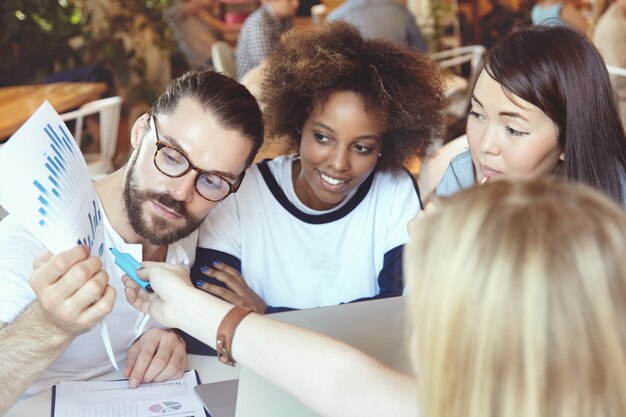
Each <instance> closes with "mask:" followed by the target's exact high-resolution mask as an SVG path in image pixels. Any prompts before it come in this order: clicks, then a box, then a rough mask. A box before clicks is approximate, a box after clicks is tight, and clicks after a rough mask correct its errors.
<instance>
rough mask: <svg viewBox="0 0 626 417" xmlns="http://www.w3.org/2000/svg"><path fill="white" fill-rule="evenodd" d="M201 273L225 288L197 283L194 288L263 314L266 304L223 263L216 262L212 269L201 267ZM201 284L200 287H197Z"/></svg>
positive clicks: (239, 276)
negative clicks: (221, 283) (222, 284)
mask: <svg viewBox="0 0 626 417" xmlns="http://www.w3.org/2000/svg"><path fill="white" fill-rule="evenodd" d="M201 271H202V273H203V274H204V275H206V276H207V277H212V278H215V279H217V280H218V281H220V282H223V283H224V284H225V285H226V287H227V288H223V287H220V286H219V285H213V284H209V283H207V282H203V281H198V283H197V284H196V286H197V287H198V288H200V289H201V290H203V291H206V292H208V293H209V294H213V295H216V296H218V297H220V298H222V299H223V300H226V301H228V302H229V303H232V304H236V305H240V306H245V307H250V308H251V309H252V310H253V311H254V312H255V313H259V314H264V313H265V309H266V308H267V304H265V301H263V299H262V298H261V297H259V296H258V295H257V293H255V292H254V291H252V290H251V289H250V287H248V284H246V281H245V280H244V279H243V277H242V276H241V274H240V273H239V272H238V271H237V270H236V269H235V268H232V267H230V266H228V265H226V264H225V263H224V262H219V261H216V262H214V263H213V268H209V267H206V266H205V267H202V268H201ZM198 284H201V285H198Z"/></svg>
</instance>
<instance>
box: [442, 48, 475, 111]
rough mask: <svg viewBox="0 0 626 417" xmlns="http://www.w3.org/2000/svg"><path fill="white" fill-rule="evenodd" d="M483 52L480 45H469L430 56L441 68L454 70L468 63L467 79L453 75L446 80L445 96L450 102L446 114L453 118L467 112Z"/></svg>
mask: <svg viewBox="0 0 626 417" xmlns="http://www.w3.org/2000/svg"><path fill="white" fill-rule="evenodd" d="M485 51H486V49H485V47H484V46H482V45H469V46H462V47H460V48H452V49H447V50H445V51H441V52H435V53H434V54H431V55H430V59H432V60H433V61H437V62H438V63H439V65H440V66H441V67H442V68H451V69H454V68H457V67H459V65H461V64H464V63H466V62H469V63H470V74H469V76H468V77H467V78H464V77H461V76H459V75H456V74H454V73H453V74H451V75H452V76H451V77H449V78H448V80H447V84H446V95H447V96H448V97H449V98H450V100H451V103H450V107H449V108H448V112H449V113H450V114H452V115H453V116H456V117H459V118H460V117H463V116H464V115H465V112H466V111H467V108H468V106H469V103H470V99H471V94H472V88H473V86H474V83H475V82H476V77H478V70H479V68H480V64H481V63H482V60H483V55H484V54H485Z"/></svg>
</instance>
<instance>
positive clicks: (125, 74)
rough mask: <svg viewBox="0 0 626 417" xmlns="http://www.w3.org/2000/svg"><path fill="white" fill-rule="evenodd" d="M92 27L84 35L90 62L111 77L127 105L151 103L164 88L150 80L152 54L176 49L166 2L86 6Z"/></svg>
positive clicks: (125, 1)
mask: <svg viewBox="0 0 626 417" xmlns="http://www.w3.org/2000/svg"><path fill="white" fill-rule="evenodd" d="M87 5H88V7H87V8H86V9H85V10H88V12H89V13H90V22H91V23H90V24H89V25H88V26H86V30H85V32H84V38H85V49H86V55H87V57H88V60H89V62H99V63H101V64H103V65H104V66H105V68H107V69H108V70H109V71H110V72H111V73H112V74H113V78H114V80H115V82H116V85H117V87H118V89H120V90H122V95H124V96H125V102H126V104H127V105H128V106H129V107H130V106H132V105H133V104H135V103H137V102H142V103H151V102H152V101H153V100H154V99H155V98H156V96H157V94H158V93H159V91H158V90H159V89H160V87H161V86H159V85H156V84H157V83H155V82H154V80H150V79H149V77H147V71H148V68H147V62H146V56H147V55H148V54H149V53H150V52H149V50H154V49H157V50H160V51H165V52H167V53H169V52H171V51H173V50H174V49H175V43H174V41H173V39H172V36H171V33H170V30H169V26H168V25H167V24H166V22H165V19H164V17H163V16H164V15H163V9H164V8H165V7H166V5H167V0H142V1H139V0H117V1H106V0H103V1H99V2H98V1H94V0H90V1H88V3H87Z"/></svg>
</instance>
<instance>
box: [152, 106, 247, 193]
mask: <svg viewBox="0 0 626 417" xmlns="http://www.w3.org/2000/svg"><path fill="white" fill-rule="evenodd" d="M150 123H151V124H152V127H153V128H154V134H155V136H156V152H155V153H154V166H155V167H156V168H157V169H158V170H159V171H160V172H162V173H163V174H165V175H167V176H168V177H171V178H179V177H182V176H183V175H185V174H186V173H188V172H189V170H192V169H193V170H194V171H196V172H197V174H196V183H195V185H196V191H197V192H198V194H200V196H201V197H203V198H205V199H207V200H209V201H213V202H218V201H222V200H223V199H225V198H226V197H228V195H229V194H231V193H234V192H236V191H237V189H238V188H239V185H241V181H242V180H243V177H244V175H245V174H246V172H245V171H244V172H242V173H241V175H240V176H239V177H238V178H237V179H236V180H235V182H234V183H230V182H228V180H227V179H226V178H224V177H222V176H221V175H220V174H217V173H215V172H211V171H203V170H201V169H200V168H198V167H197V166H195V165H193V164H192V163H191V162H189V159H187V157H186V156H185V155H183V154H182V153H180V151H179V150H177V149H175V148H174V147H173V146H171V145H170V144H168V143H166V142H162V141H161V140H159V131H158V130H157V126H156V119H155V117H154V115H151V116H150Z"/></svg>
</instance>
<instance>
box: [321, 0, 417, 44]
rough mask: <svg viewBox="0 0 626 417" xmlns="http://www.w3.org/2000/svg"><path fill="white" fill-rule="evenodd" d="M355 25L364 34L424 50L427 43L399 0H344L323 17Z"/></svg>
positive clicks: (413, 19) (370, 37)
mask: <svg viewBox="0 0 626 417" xmlns="http://www.w3.org/2000/svg"><path fill="white" fill-rule="evenodd" d="M326 20H328V21H331V22H332V21H335V20H343V21H345V22H348V23H350V24H352V25H354V26H356V27H357V28H358V29H359V31H361V34H362V35H363V36H364V37H365V38H369V39H381V40H386V41H392V42H397V43H399V44H401V45H406V46H410V47H412V48H415V49H417V50H419V51H420V52H426V50H427V49H428V45H427V43H426V40H425V39H424V37H423V36H422V33H421V32H420V29H419V28H418V27H417V23H415V16H413V15H412V14H411V12H410V11H409V9H407V8H406V5H405V2H404V1H400V0H347V1H346V2H345V3H343V4H342V5H341V6H339V7H338V8H336V9H335V10H333V11H332V12H330V13H329V14H328V16H327V17H326Z"/></svg>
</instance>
